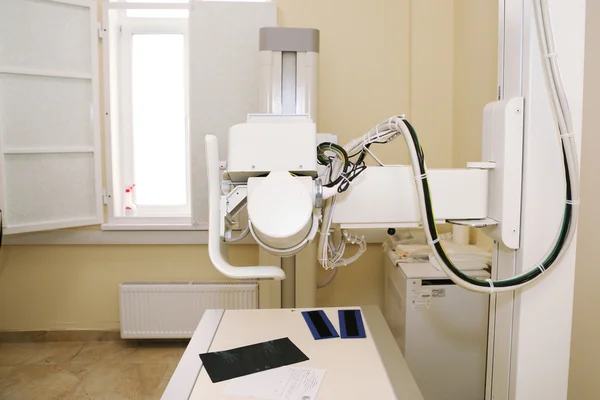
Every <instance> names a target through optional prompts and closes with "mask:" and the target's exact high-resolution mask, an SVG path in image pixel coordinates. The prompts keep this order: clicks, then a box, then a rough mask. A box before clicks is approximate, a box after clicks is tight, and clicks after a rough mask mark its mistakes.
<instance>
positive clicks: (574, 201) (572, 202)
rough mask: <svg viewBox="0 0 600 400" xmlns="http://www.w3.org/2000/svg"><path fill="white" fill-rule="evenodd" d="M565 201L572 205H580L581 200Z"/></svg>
mask: <svg viewBox="0 0 600 400" xmlns="http://www.w3.org/2000/svg"><path fill="white" fill-rule="evenodd" d="M565 203H567V204H568V205H570V206H578V205H579V200H567V201H565Z"/></svg>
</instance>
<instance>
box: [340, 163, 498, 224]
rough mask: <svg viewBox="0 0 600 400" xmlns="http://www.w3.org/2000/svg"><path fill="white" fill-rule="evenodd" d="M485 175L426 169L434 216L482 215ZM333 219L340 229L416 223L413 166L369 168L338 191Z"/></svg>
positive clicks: (484, 211)
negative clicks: (348, 186) (339, 192)
mask: <svg viewBox="0 0 600 400" xmlns="http://www.w3.org/2000/svg"><path fill="white" fill-rule="evenodd" d="M488 174H489V172H488V171H486V170H483V169H432V170H429V172H428V179H429V184H430V186H431V197H432V200H433V207H434V209H435V215H436V218H438V219H439V220H440V221H445V220H447V219H483V218H486V217H487V213H488ZM357 210H363V211H362V212H357ZM366 210H368V212H367V211H366ZM333 223H334V224H340V225H341V228H342V229H377V228H380V229H381V228H410V227H416V226H419V224H420V223H421V213H420V211H419V206H418V202H417V190H416V188H415V179H414V176H413V172H412V168H411V167H409V166H406V165H394V166H385V167H368V168H367V169H366V170H365V171H364V172H363V173H362V174H361V175H359V176H358V178H356V180H355V181H354V182H353V184H352V185H351V186H350V189H348V191H347V192H345V193H343V194H341V195H339V196H338V201H337V204H336V208H335V214H334V215H333Z"/></svg>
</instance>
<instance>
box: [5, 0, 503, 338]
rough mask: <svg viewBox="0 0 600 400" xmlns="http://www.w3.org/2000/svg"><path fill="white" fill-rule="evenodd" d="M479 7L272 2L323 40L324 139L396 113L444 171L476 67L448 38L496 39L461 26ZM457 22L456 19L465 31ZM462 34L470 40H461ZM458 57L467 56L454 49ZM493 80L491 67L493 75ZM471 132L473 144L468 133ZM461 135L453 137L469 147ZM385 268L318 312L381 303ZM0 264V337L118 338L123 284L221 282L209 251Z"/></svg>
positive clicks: (157, 250)
mask: <svg viewBox="0 0 600 400" xmlns="http://www.w3.org/2000/svg"><path fill="white" fill-rule="evenodd" d="M466 3H469V4H468V5H466ZM480 3H487V1H486V2H483V1H477V0H472V1H468V2H465V1H462V0H456V1H452V0H418V1H416V0H412V1H411V0H378V1H346V0H327V1H323V0H278V6H279V21H280V24H281V25H282V26H288V27H292V26H303V27H314V28H319V29H320V30H321V55H320V71H319V76H320V87H319V89H320V93H319V121H318V122H319V128H320V131H321V132H331V133H334V134H337V135H338V136H339V138H340V142H345V141H347V140H349V139H351V138H353V137H355V136H357V135H360V134H362V133H364V132H365V131H367V130H368V129H370V128H371V127H372V126H373V125H374V124H375V123H377V122H379V121H380V120H383V119H384V118H386V117H389V116H391V115H394V114H403V113H404V114H407V116H408V117H409V118H410V119H411V121H412V122H413V123H414V125H415V127H416V128H417V130H418V133H419V136H420V139H421V142H422V144H423V147H424V149H425V153H426V155H427V163H428V166H429V167H450V166H452V165H453V164H456V160H454V158H456V157H467V158H468V159H477V157H476V156H477V154H478V153H477V154H476V152H475V151H473V152H472V154H471V153H463V152H462V149H463V148H464V146H462V145H460V146H458V147H457V146H456V141H455V140H454V138H453V130H454V129H456V124H455V123H454V120H455V115H456V109H455V108H454V107H453V100H454V101H456V100H457V95H456V94H455V93H454V87H455V84H456V81H457V76H460V77H463V78H460V80H459V81H462V79H464V76H469V74H470V73H472V72H473V71H471V70H468V71H467V72H463V71H465V70H464V68H467V67H469V66H471V65H472V64H469V63H470V62H473V59H472V58H468V59H466V58H464V57H463V56H462V55H461V56H460V57H456V56H455V55H454V38H455V37H457V38H461V37H462V38H464V39H465V40H467V39H468V40H471V36H470V35H469V32H471V33H472V32H477V29H484V32H489V31H490V30H495V27H494V24H495V16H493V15H492V14H491V13H489V12H488V13H487V14H485V19H486V20H487V21H488V22H489V24H491V25H492V27H491V28H489V27H487V25H486V23H485V21H481V19H482V18H481V17H480V16H478V17H477V18H475V19H476V20H478V21H470V19H469V18H467V16H477V15H478V14H477V12H476V11H475V10H477V9H478V7H482V9H484V10H488V11H489V7H487V5H481V6H480ZM494 3H495V2H494ZM472 8H475V10H472ZM465 12H470V14H465ZM453 16H456V18H457V20H458V18H460V21H461V29H458V28H457V27H456V24H455V21H454V18H453ZM492 17H493V18H492ZM463 19H464V21H463ZM468 23H473V24H475V25H468ZM476 23H478V24H480V25H481V26H479V25H476ZM464 24H467V25H468V26H469V29H471V31H467V30H463V29H462V25H464ZM465 29H466V28H465ZM486 34H487V33H486ZM475 39H476V40H479V39H480V34H479V33H478V34H476V35H475ZM494 40H495V39H494ZM483 42H484V41H483V39H481V43H483ZM490 46H491V47H495V42H494V43H493V44H490ZM483 49H484V50H485V46H483ZM459 53H460V54H463V53H468V51H467V50H463V47H460V48H459V47H458V45H457V54H459ZM484 54H487V53H484ZM490 54H492V56H493V52H490ZM488 61H489V60H488ZM489 62H490V64H491V63H492V62H491V61H489ZM494 62H495V61H494ZM473 68H475V67H473ZM474 70H475V71H477V70H476V69H474ZM495 71H496V69H495V66H494V67H493V68H492V71H491V72H490V74H491V76H494V77H495V73H496V72H495ZM481 79H484V78H481ZM493 85H495V81H494V82H492V83H490V84H489V86H490V87H492V86H493ZM470 87H471V89H473V90H479V89H482V91H484V92H486V90H487V89H486V90H483V88H482V87H480V86H479V85H478V84H477V85H473V86H470ZM486 87H487V86H486ZM492 89H493V88H492ZM492 91H493V90H492ZM486 93H487V92H486ZM484 97H485V96H484ZM458 100H460V99H458ZM479 103H481V101H480V102H479ZM479 103H476V104H474V105H471V107H473V108H475V107H478V108H477V110H474V112H473V114H466V117H463V120H464V121H467V122H462V123H463V124H467V123H470V124H471V125H470V126H479V125H480V122H478V121H479V119H480V108H481V107H480V106H479ZM465 107H466V106H465ZM464 109H466V108H464ZM459 110H463V108H460V109H459ZM471 117H472V118H473V121H471V120H470V119H469V118H471ZM463 120H461V121H463ZM458 126H459V127H460V128H461V129H462V127H463V125H458ZM453 128H454V129H453ZM469 132H471V134H473V135H474V137H475V138H477V137H478V135H479V133H478V131H477V132H476V131H475V129H471V130H470V131H469ZM465 135H466V134H461V135H459V137H460V139H461V140H463V141H464V142H468V140H467V139H464V138H465ZM460 143H462V142H460ZM474 147H476V146H474ZM452 149H454V151H451V150H452ZM457 149H458V150H457ZM375 151H376V153H377V154H378V155H380V156H381V158H382V159H383V160H384V162H388V163H401V162H407V161H408V160H407V158H406V152H405V149H404V145H403V143H402V141H401V140H399V141H397V143H393V144H392V145H388V146H379V147H378V148H376V149H375ZM457 151H458V152H457ZM465 154H466V155H465ZM460 159H462V158H460ZM462 164H464V163H462V162H461V163H460V165H462ZM232 253H233V258H234V259H235V260H236V261H237V262H238V263H239V264H251V263H256V262H257V257H258V256H257V250H256V247H252V246H249V247H239V246H235V247H234V250H232ZM382 261H383V255H382V251H381V248H380V246H379V245H377V244H373V245H370V246H369V249H368V251H367V253H366V254H365V255H364V256H363V257H362V258H361V259H360V260H359V261H358V262H357V263H356V264H353V265H351V266H349V267H347V268H344V269H342V270H340V273H339V276H338V278H337V279H336V280H335V281H334V283H333V284H332V285H331V286H329V287H328V288H326V289H323V290H321V291H319V292H318V294H317V301H318V304H319V305H320V306H327V305H341V304H381V303H382V294H383V279H382V276H383V272H382V271H383V269H382V268H383V265H382V264H383V262H382ZM0 262H1V264H0V329H27V330H35V329H109V328H115V327H117V326H118V307H117V302H118V298H117V284H118V283H119V282H121V281H124V280H150V279H155V280H173V279H196V280H200V279H219V278H220V276H218V274H217V273H216V272H215V271H214V269H213V268H212V266H211V265H210V262H209V260H208V256H207V251H206V246H30V247H5V248H3V249H2V251H1V252H0Z"/></svg>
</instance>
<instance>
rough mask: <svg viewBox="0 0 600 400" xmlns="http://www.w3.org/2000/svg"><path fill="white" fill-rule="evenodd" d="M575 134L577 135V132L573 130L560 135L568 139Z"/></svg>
mask: <svg viewBox="0 0 600 400" xmlns="http://www.w3.org/2000/svg"><path fill="white" fill-rule="evenodd" d="M574 136H575V134H574V133H573V132H571V133H564V134H562V135H560V137H561V139H568V138H572V137H574Z"/></svg>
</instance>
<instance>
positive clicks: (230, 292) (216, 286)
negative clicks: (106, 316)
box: [119, 282, 258, 339]
mask: <svg viewBox="0 0 600 400" xmlns="http://www.w3.org/2000/svg"><path fill="white" fill-rule="evenodd" d="M119 303H120V316H121V337H122V338H123V339H178V338H191V337H192V335H193V333H194V330H196V327H197V326H198V323H199V322H200V319H201V318H202V315H203V314H204V311H205V310H209V309H215V308H223V309H254V308H258V284H257V283H256V282H243V283H242V282H233V283H230V282H226V283H221V282H217V283H212V282H211V283H203V282H161V283H157V282H124V283H122V284H120V285H119Z"/></svg>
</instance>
